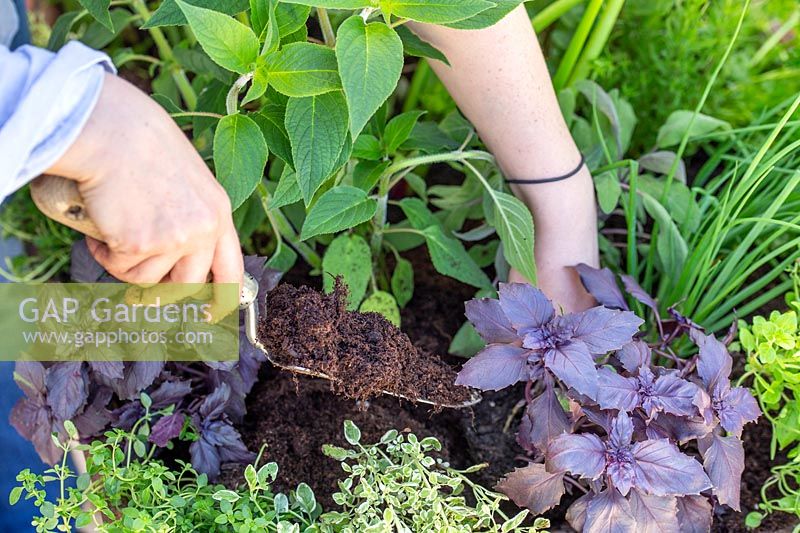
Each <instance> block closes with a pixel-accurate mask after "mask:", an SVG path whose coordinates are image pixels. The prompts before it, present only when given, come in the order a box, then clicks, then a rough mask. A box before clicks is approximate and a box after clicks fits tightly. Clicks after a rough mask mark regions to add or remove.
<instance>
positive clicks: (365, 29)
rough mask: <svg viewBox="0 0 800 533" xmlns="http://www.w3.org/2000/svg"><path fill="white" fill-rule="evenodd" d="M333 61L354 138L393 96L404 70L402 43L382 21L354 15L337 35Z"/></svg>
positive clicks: (345, 22)
mask: <svg viewBox="0 0 800 533" xmlns="http://www.w3.org/2000/svg"><path fill="white" fill-rule="evenodd" d="M336 59H337V61H338V63H339V74H340V76H341V78H342V86H343V87H344V92H345V95H346V96H347V104H348V108H349V110H350V133H351V135H352V136H353V138H357V137H358V134H359V133H361V130H362V129H363V128H364V125H366V123H367V121H369V119H370V117H372V115H374V114H375V111H377V110H378V108H379V107H380V106H381V104H383V102H385V101H386V99H387V98H389V96H390V95H391V94H392V92H393V91H394V89H395V87H397V81H398V80H399V79H400V74H401V73H402V70H403V42H402V41H401V40H400V37H399V36H398V35H397V33H396V32H395V31H394V30H393V29H392V28H390V27H389V26H387V25H386V24H384V23H382V22H372V23H370V24H366V23H365V22H364V19H362V18H361V17H360V16H358V15H354V16H352V17H350V18H349V19H347V20H346V21H344V22H343V23H342V25H341V26H339V30H338V32H337V33H336Z"/></svg>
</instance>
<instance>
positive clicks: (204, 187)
mask: <svg viewBox="0 0 800 533" xmlns="http://www.w3.org/2000/svg"><path fill="white" fill-rule="evenodd" d="M47 173H48V174H56V175H59V176H63V177H65V178H69V179H73V180H75V181H77V182H78V189H79V190H80V193H81V195H82V196H83V199H84V201H85V203H86V209H87V211H88V213H89V216H90V217H91V218H92V219H93V220H94V222H95V225H96V226H97V228H98V230H99V231H100V233H101V234H102V235H103V237H104V241H105V242H99V241H96V240H94V239H91V238H87V241H88V245H89V251H90V252H91V253H92V255H93V256H94V257H95V259H96V260H97V261H98V262H99V263H100V264H101V265H103V267H104V268H105V269H106V270H107V271H108V272H109V273H110V274H111V275H113V276H114V277H116V278H118V279H120V280H122V281H127V282H130V283H137V284H151V283H157V282H162V281H165V282H166V281H168V282H176V283H205V282H206V281H207V278H208V274H209V272H210V273H211V274H212V275H213V281H214V282H216V283H241V280H242V274H243V271H244V267H243V262H242V254H241V249H240V247H239V238H238V236H237V235H236V231H235V229H234V226H233V220H232V218H231V209H230V201H229V200H228V196H227V194H226V193H225V191H224V190H223V188H222V187H221V186H220V185H219V183H218V182H217V180H216V179H215V178H214V176H213V175H212V174H211V172H210V171H209V170H208V168H207V167H206V165H205V163H204V162H203V160H202V158H201V157H200V156H199V155H198V153H197V151H196V150H195V149H194V147H193V146H192V144H191V143H190V142H189V140H188V139H187V138H186V137H185V136H184V134H183V132H182V131H181V130H180V128H179V127H178V126H177V125H176V124H175V122H174V121H173V120H172V118H170V116H169V115H168V114H167V113H166V112H165V111H164V110H163V109H162V108H161V107H160V106H159V105H158V104H156V103H155V102H154V101H153V100H151V99H150V98H149V97H148V96H147V95H145V94H144V93H142V92H141V91H139V90H138V89H136V88H135V87H134V86H133V85H131V84H129V83H127V82H126V81H124V80H122V79H120V78H117V77H116V76H112V75H106V79H105V82H104V85H103V89H102V92H101V93H100V97H99V100H98V102H97V105H96V107H95V109H94V110H93V112H92V114H91V116H90V118H89V120H88V122H87V123H86V125H85V126H84V129H83V131H82V132H81V134H80V135H79V137H78V139H77V140H76V141H75V143H74V144H73V145H72V146H71V147H70V148H69V150H67V152H66V153H65V154H64V155H63V156H62V157H61V159H59V161H58V162H56V163H55V164H54V165H53V166H52V167H51V168H49V169H48V170H47Z"/></svg>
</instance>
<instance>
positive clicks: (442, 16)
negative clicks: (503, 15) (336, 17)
mask: <svg viewBox="0 0 800 533" xmlns="http://www.w3.org/2000/svg"><path fill="white" fill-rule="evenodd" d="M379 5H380V8H381V11H383V13H384V14H386V15H390V14H391V15H394V16H396V17H398V18H402V19H411V20H416V21H417V22H427V23H429V24H452V23H453V22H458V21H460V20H464V19H468V18H470V17H474V16H475V15H477V14H478V13H480V12H482V11H486V10H487V9H489V8H491V7H494V6H495V4H493V3H492V2H486V1H485V0H436V2H420V1H419V0H380V2H379Z"/></svg>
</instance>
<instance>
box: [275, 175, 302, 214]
mask: <svg viewBox="0 0 800 533" xmlns="http://www.w3.org/2000/svg"><path fill="white" fill-rule="evenodd" d="M302 199H303V195H302V193H301V192H300V186H299V185H298V184H297V174H295V173H294V172H293V171H292V170H291V169H287V170H285V171H284V172H283V174H281V179H280V180H279V181H278V188H277V189H275V192H274V193H272V200H271V201H270V203H269V207H270V208H271V209H279V208H281V207H284V206H287V205H291V204H293V203H295V202H299V201H300V200H302Z"/></svg>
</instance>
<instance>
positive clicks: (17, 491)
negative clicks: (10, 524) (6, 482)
mask: <svg viewBox="0 0 800 533" xmlns="http://www.w3.org/2000/svg"><path fill="white" fill-rule="evenodd" d="M20 496H22V487H14V488H13V489H11V494H9V495H8V504H9V505H16V504H17V502H18V501H19V498H20Z"/></svg>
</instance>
